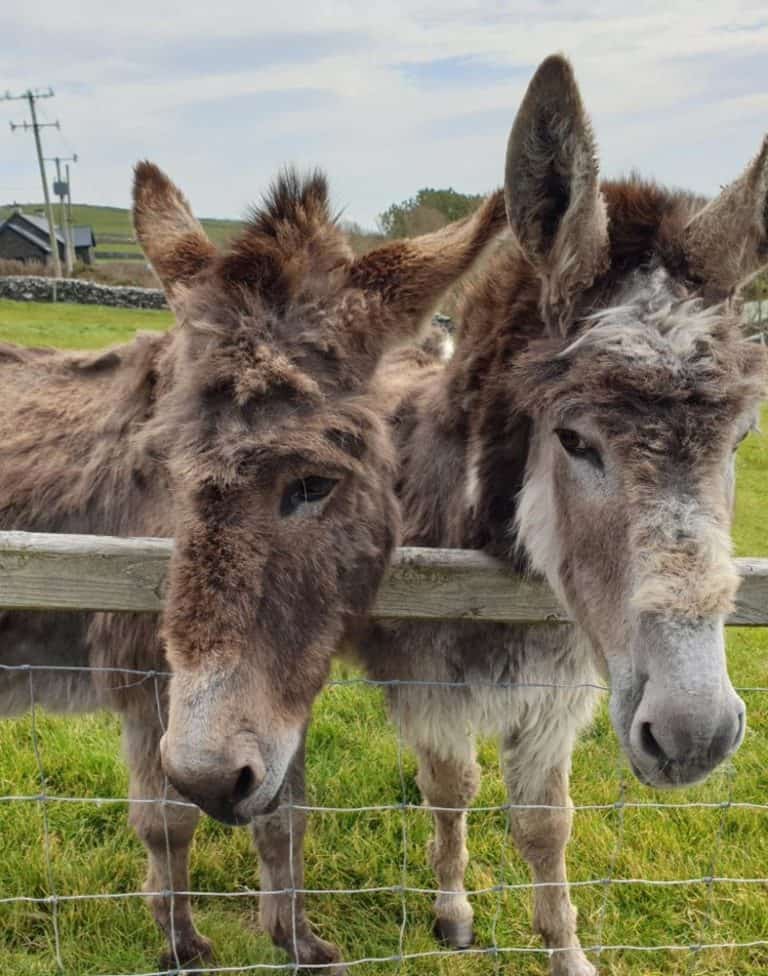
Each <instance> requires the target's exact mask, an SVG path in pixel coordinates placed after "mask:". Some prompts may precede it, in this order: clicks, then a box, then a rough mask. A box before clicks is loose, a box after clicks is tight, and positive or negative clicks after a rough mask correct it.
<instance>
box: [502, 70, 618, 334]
mask: <svg viewBox="0 0 768 976" xmlns="http://www.w3.org/2000/svg"><path fill="white" fill-rule="evenodd" d="M504 194H505V198H506V204H507V216H508V218H509V223H510V226H511V228H512V230H513V232H514V233H515V235H516V236H517V238H518V240H519V241H520V243H521V245H522V246H523V249H524V250H525V252H526V254H527V255H528V257H529V258H530V259H531V260H532V261H533V263H534V264H535V265H536V266H537V267H538V268H539V269H540V270H541V271H542V273H543V276H544V281H545V293H544V300H543V303H544V308H545V311H548V312H550V315H548V316H547V318H548V319H550V318H552V317H554V318H555V319H556V320H559V322H560V323H563V322H564V321H565V319H566V318H567V317H568V311H569V308H570V305H571V303H572V301H573V299H574V298H575V297H576V296H577V294H578V293H579V292H580V291H582V290H583V289H585V288H588V287H589V286H590V285H591V284H592V282H593V281H594V279H595V277H596V276H597V275H598V274H599V273H600V272H601V271H603V270H605V268H606V267H607V262H608V253H609V252H608V219H607V216H606V208H605V201H604V200H603V197H602V194H601V193H600V186H599V171H598V164H597V155H596V148H595V140H594V137H593V135H592V126H591V124H590V121H589V118H588V116H587V114H586V112H585V111H584V106H583V105H582V102H581V96H580V94H579V89H578V87H577V85H576V79H575V78H574V76H573V70H572V69H571V66H570V64H569V63H568V62H567V61H566V60H565V58H564V57H562V56H560V55H553V56H552V57H549V58H547V59H546V61H544V62H543V63H542V64H541V65H540V67H539V69H538V70H537V71H536V74H535V75H534V76H533V78H532V79H531V83H530V84H529V86H528V90H527V91H526V93H525V97H524V98H523V103H522V105H521V106H520V109H519V111H518V113H517V117H516V119H515V123H514V125H513V126H512V131H511V132H510V135H509V142H508V144H507V161H506V171H505V179H504Z"/></svg>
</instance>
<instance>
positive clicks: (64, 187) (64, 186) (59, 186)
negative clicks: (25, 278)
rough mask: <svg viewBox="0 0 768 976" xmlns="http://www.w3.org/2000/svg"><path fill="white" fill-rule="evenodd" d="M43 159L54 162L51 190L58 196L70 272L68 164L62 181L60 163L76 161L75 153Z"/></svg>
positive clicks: (72, 251)
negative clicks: (65, 176)
mask: <svg viewBox="0 0 768 976" xmlns="http://www.w3.org/2000/svg"><path fill="white" fill-rule="evenodd" d="M45 161H46V162H47V163H55V164H56V182H55V183H54V184H53V192H54V193H55V194H56V196H57V197H58V198H59V213H60V214H61V221H60V226H61V234H62V237H63V238H64V242H65V251H64V253H65V255H66V265H67V274H68V275H69V274H72V269H73V268H74V266H75V245H74V242H73V240H72V224H71V222H70V220H68V219H67V216H68V214H69V215H70V216H71V213H72V206H71V203H70V206H69V210H67V209H66V198H67V194H68V193H69V166H67V178H66V180H65V181H64V182H62V179H61V164H62V163H76V162H77V153H75V154H74V156H66V157H62V156H52V157H50V158H49V157H46V159H45Z"/></svg>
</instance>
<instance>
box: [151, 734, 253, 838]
mask: <svg viewBox="0 0 768 976" xmlns="http://www.w3.org/2000/svg"><path fill="white" fill-rule="evenodd" d="M163 769H164V770H165V773H166V775H167V777H168V779H169V780H170V782H171V783H172V784H173V786H174V787H175V788H176V789H177V790H178V791H179V793H181V795H182V796H184V797H186V799H188V800H190V801H191V802H192V803H194V804H195V805H196V806H198V807H200V809H201V810H203V811H205V813H207V814H209V815H210V816H212V817H215V819H216V820H220V821H221V822H222V823H225V824H230V825H233V826H236V825H241V824H244V823H247V822H248V820H249V819H250V818H249V817H247V816H242V815H240V814H239V813H238V808H240V807H241V806H243V804H244V801H246V800H247V799H248V798H249V797H251V796H252V795H253V794H254V793H255V792H256V790H258V788H259V786H260V785H261V783H262V781H263V779H264V770H263V767H262V764H261V762H260V761H259V760H255V759H251V760H250V761H246V762H244V763H243V762H242V760H241V761H240V762H234V763H233V762H232V761H231V760H230V761H229V762H228V761H227V760H226V759H225V758H224V757H211V756H205V757H203V756H200V755H198V756H189V757H182V756H178V755H174V754H173V753H172V752H170V751H169V750H167V749H166V750H164V752H163Z"/></svg>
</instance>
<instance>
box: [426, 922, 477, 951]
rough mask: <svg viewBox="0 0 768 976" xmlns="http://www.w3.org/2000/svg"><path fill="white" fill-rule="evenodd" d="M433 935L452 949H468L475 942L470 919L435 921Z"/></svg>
mask: <svg viewBox="0 0 768 976" xmlns="http://www.w3.org/2000/svg"><path fill="white" fill-rule="evenodd" d="M435 935H436V936H437V938H438V940H439V941H440V942H444V943H445V944H446V945H449V946H450V947H451V948H452V949H469V948H470V946H472V944H473V943H474V941H475V936H474V929H473V925H472V919H471V918H466V919H463V920H459V921H457V920H455V919H452V918H437V919H435Z"/></svg>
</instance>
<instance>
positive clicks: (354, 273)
mask: <svg viewBox="0 0 768 976" xmlns="http://www.w3.org/2000/svg"><path fill="white" fill-rule="evenodd" d="M134 201H135V202H134V220H135V225H136V232H137V235H138V238H139V240H140V242H141V244H142V247H143V249H144V251H145V253H146V255H147V257H148V258H149V260H150V261H151V262H152V264H153V266H154V268H155V269H156V271H157V273H158V275H159V276H160V278H161V280H162V282H163V285H164V287H165V289H166V292H167V294H168V298H169V301H170V304H171V306H172V307H173V309H174V312H175V315H176V319H177V323H178V324H177V326H176V327H175V328H174V329H173V330H172V331H170V332H169V333H167V334H164V335H143V336H140V337H138V338H136V339H135V341H133V342H132V343H129V344H128V345H125V346H122V347H120V348H116V349H112V350H111V351H109V352H106V353H101V354H95V355H92V354H74V355H73V354H64V353H59V352H54V351H51V350H40V349H34V350H27V349H20V348H15V347H12V346H8V345H2V346H0V376H2V389H3V398H2V405H1V406H0V528H2V529H6V530H7V529H25V530H37V531H46V532H86V533H100V534H111V535H120V536H147V535H151V536H171V535H172V536H173V537H174V539H175V541H176V545H175V550H174V556H173V560H172V565H171V571H170V585H169V592H168V602H167V611H166V613H165V616H164V622H163V634H162V639H161V634H160V629H159V624H158V619H157V617H155V616H154V615H149V614H146V615H141V614H133V615H125V614H106V613H98V614H85V613H77V614H74V613H73V614H37V613H16V612H13V613H0V665H2V666H3V667H4V668H6V669H7V668H8V667H10V668H14V667H16V668H18V667H19V666H24V665H33V666H36V667H39V668H41V670H35V671H34V672H32V673H33V677H34V699H35V701H36V702H37V703H39V704H40V705H42V706H45V707H47V708H50V709H53V710H57V711H62V710H63V711H73V712H74V711H80V710H85V709H92V708H102V707H107V708H112V709H115V710H116V711H118V712H119V713H120V714H121V716H122V720H123V731H124V742H125V753H126V756H127V759H128V763H129V766H130V771H131V797H132V798H133V800H135V801H148V800H157V799H158V798H162V797H163V795H164V780H163V771H162V770H161V763H160V753H161V751H162V764H163V767H164V770H165V772H167V775H168V777H169V779H170V781H171V783H172V784H173V787H175V788H176V789H175V790H174V789H171V790H170V792H169V794H168V796H169V798H170V799H176V800H178V799H179V796H180V794H181V795H183V796H184V797H189V798H191V799H192V800H194V802H195V803H196V804H198V805H199V806H200V807H201V808H202V809H203V810H205V811H207V812H209V813H211V814H212V815H213V816H215V817H218V818H219V819H221V820H224V821H226V822H228V823H240V824H244V823H247V822H249V821H253V822H254V828H253V832H254V837H255V841H256V845H257V847H258V850H259V855H260V859H261V880H262V887H263V888H264V889H265V890H269V891H281V890H283V889H286V888H288V887H290V886H292V885H293V884H298V886H299V887H301V884H302V881H301V846H302V837H303V831H304V825H303V823H302V822H301V821H300V817H299V816H298V815H297V814H295V813H294V815H293V825H292V832H293V833H292V836H291V837H289V824H288V820H287V815H286V814H285V812H284V811H281V810H279V809H276V808H277V806H278V804H279V802H280V799H281V797H283V796H284V795H287V794H288V793H289V792H290V794H291V795H292V798H293V799H294V800H301V797H302V790H303V781H302V777H303V758H302V754H303V741H304V732H305V727H306V723H307V721H308V718H309V711H310V707H311V704H312V701H313V699H314V697H315V696H316V694H317V693H318V691H319V690H320V688H321V686H322V684H323V682H324V680H325V678H326V675H327V673H328V668H329V662H330V657H331V653H332V651H333V650H334V648H335V647H336V646H337V644H338V643H339V642H340V640H341V639H342V638H343V637H344V636H345V634H347V633H348V632H349V631H351V630H352V629H354V628H355V627H356V626H358V625H359V622H360V620H361V618H363V617H364V616H365V615H366V613H367V612H368V610H369V608H370V605H371V602H372V600H373V597H374V594H375V592H376V588H377V586H378V584H379V581H380V578H381V575H382V573H383V571H384V569H385V567H386V564H387V560H388V558H389V555H390V552H391V550H392V547H393V545H394V544H395V542H396V539H397V534H398V529H399V518H398V512H397V505H396V500H395V495H394V491H393V487H392V486H393V481H394V479H393V464H394V455H393V451H392V447H391V444H390V437H389V433H388V431H387V429H386V426H385V424H384V423H383V422H382V420H381V418H380V417H379V416H378V415H377V410H376V403H375V402H374V400H373V399H372V398H371V395H370V390H369V385H370V380H371V377H372V375H373V373H374V370H375V368H376V367H377V365H378V363H379V360H380V357H381V355H382V354H383V352H384V351H385V350H386V349H387V348H390V347H391V346H392V345H393V344H397V343H398V342H400V343H402V342H403V341H405V340H409V339H412V338H413V337H414V336H415V335H416V333H417V331H418V329H419V327H420V325H421V323H422V321H423V319H424V317H425V315H427V314H428V313H429V311H430V310H431V308H432V306H433V304H434V302H435V301H436V300H437V298H438V297H439V295H440V294H441V292H443V291H444V290H445V289H446V288H447V287H448V286H449V285H450V284H451V283H452V282H453V281H454V280H455V279H456V278H457V276H459V275H460V274H461V273H462V272H464V271H465V270H466V269H467V267H468V266H469V265H470V264H471V263H472V261H474V259H475V258H476V257H477V256H478V255H479V253H480V252H481V250H482V248H483V246H484V245H485V244H486V243H487V242H488V241H489V239H490V238H492V237H493V236H494V235H495V234H496V233H497V231H498V230H499V229H500V228H502V227H503V225H504V223H505V216H504V203H503V197H502V195H501V193H497V194H496V195H495V196H493V197H491V198H489V200H488V202H487V203H486V204H485V205H484V206H483V207H482V208H481V209H480V211H479V212H478V213H477V214H476V215H475V216H474V217H472V218H470V219H468V220H466V221H464V222H461V223H459V224H456V225H453V226H451V227H449V228H446V229H444V230H443V231H440V232H437V233H435V234H432V235H428V236H426V237H423V238H417V239H414V240H412V241H409V242H403V243H393V244H390V245H386V246H384V247H381V248H380V249H378V250H375V251H373V252H371V253H370V254H368V255H366V256H365V257H362V258H359V259H357V260H355V259H353V257H352V255H351V252H350V251H349V250H348V247H347V245H346V244H345V242H344V239H343V236H342V234H341V232H340V230H339V228H338V227H337V225H336V223H335V222H334V220H333V219H332V218H331V217H330V215H329V206H328V200H327V192H326V185H325V181H324V179H323V178H322V177H321V176H320V175H315V176H313V177H311V178H309V179H307V180H306V181H300V180H299V179H297V177H295V176H294V175H292V174H290V173H288V174H286V175H284V176H283V177H282V178H281V179H280V180H279V181H278V182H277V183H276V185H275V186H274V188H273V189H272V191H271V194H270V196H269V197H268V199H267V201H266V203H265V205H264V207H263V208H262V209H261V210H258V211H256V212H255V213H254V214H253V216H252V217H251V219H250V221H249V222H248V224H247V226H246V228H245V230H244V231H243V233H242V235H241V236H240V237H239V238H238V239H237V240H236V241H235V242H234V243H233V244H232V245H231V247H230V248H229V249H228V250H227V251H226V253H218V252H217V250H216V248H215V247H214V246H213V245H212V244H211V242H210V241H209V240H208V239H207V238H206V236H205V234H204V232H203V230H202V228H201V226H200V224H199V223H198V222H197V221H196V220H195V218H194V217H193V216H192V213H191V212H190V209H189V207H188V205H187V203H186V201H185V200H184V198H183V197H182V196H181V194H180V193H179V191H178V190H177V189H176V188H175V187H174V186H173V184H172V183H171V182H169V180H168V179H167V178H166V177H165V176H164V175H163V174H162V173H161V171H160V170H158V169H157V168H156V167H155V166H153V165H151V164H149V163H142V164H140V165H139V166H138V167H137V169H136V180H135V191H134ZM166 649H167V658H168V661H169V662H170V664H171V666H172V670H173V673H174V676H173V679H172V681H171V682H170V687H169V688H167V687H166V686H165V685H163V687H162V690H161V692H160V695H159V696H158V698H157V700H156V694H155V690H154V686H153V682H152V681H151V680H148V681H144V682H142V681H141V680H138V679H137V678H136V676H131V675H126V674H125V673H120V671H119V669H134V670H136V669H139V670H143V669H147V670H152V669H154V670H159V671H164V670H166V669H167V665H166V653H165V651H166ZM56 667H58V668H63V669H69V670H59V671H56V670H46V668H56ZM89 667H95V668H100V669H102V670H96V671H88V670H86V669H88V668H89ZM79 668H82V669H83V670H77V669H79ZM110 669H118V670H110ZM29 705H30V689H29V672H26V671H23V670H16V671H14V670H3V671H0V709H1V710H2V713H4V714H15V713H19V712H21V711H23V710H25V709H26V708H28V707H29ZM164 725H165V726H166V728H165V734H164V735H163V726H164ZM161 736H162V741H161ZM177 791H178V792H177ZM130 818H131V822H132V824H133V826H134V827H135V828H136V830H137V831H138V834H139V836H140V837H141V839H142V840H143V841H144V843H145V844H146V846H147V849H148V852H149V860H150V866H149V876H148V880H147V891H148V892H153V893H154V894H153V895H152V896H151V903H152V910H153V912H154V915H155V918H156V919H157V921H158V923H159V925H160V926H161V928H162V929H163V931H164V932H165V934H166V936H167V937H168V940H169V945H170V949H169V953H168V960H167V961H168V964H170V965H174V966H175V965H178V964H179V963H180V962H181V963H183V962H186V961H189V960H191V959H196V958H198V957H206V956H208V954H209V945H208V943H207V941H206V940H205V939H204V938H202V937H201V936H200V935H199V934H198V933H197V931H196V929H195V927H194V924H193V922H192V918H191V915H190V908H189V901H188V898H187V897H186V896H184V895H176V896H175V897H173V898H170V897H168V896H166V895H165V894H164V893H165V892H168V891H178V892H185V891H188V890H189V881H188V874H187V860H188V851H189V846H190V843H191V840H192V835H193V833H194V830H195V825H196V822H197V819H198V811H197V810H196V809H194V808H193V807H190V806H187V805H183V804H179V805H171V806H169V807H167V808H163V807H162V806H161V805H160V804H159V803H153V802H143V803H142V802H136V803H135V804H134V805H133V806H132V807H131V813H130ZM167 845H168V846H167ZM291 846H292V849H293V852H294V861H295V863H294V865H291V864H290V863H289V862H288V858H289V849H290V847H291ZM261 909H262V919H263V922H264V925H265V927H266V929H267V931H268V932H269V934H270V935H271V936H272V938H273V939H274V940H275V942H276V943H277V944H279V945H281V946H284V947H285V948H286V949H287V950H288V951H289V952H291V953H292V954H293V955H294V957H295V960H296V961H297V962H302V963H328V962H330V961H332V960H335V959H336V958H337V955H338V954H337V951H336V949H335V947H333V946H331V945H329V944H327V943H325V942H323V941H322V940H320V939H319V938H317V937H315V936H314V935H313V934H312V932H311V930H310V928H309V926H308V924H307V922H306V919H305V916H304V913H303V906H302V904H301V900H300V899H297V900H295V901H292V899H291V897H290V896H289V895H282V896H281V895H271V896H268V897H264V898H263V899H262V901H261ZM294 920H295V927H294V924H293V923H294Z"/></svg>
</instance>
